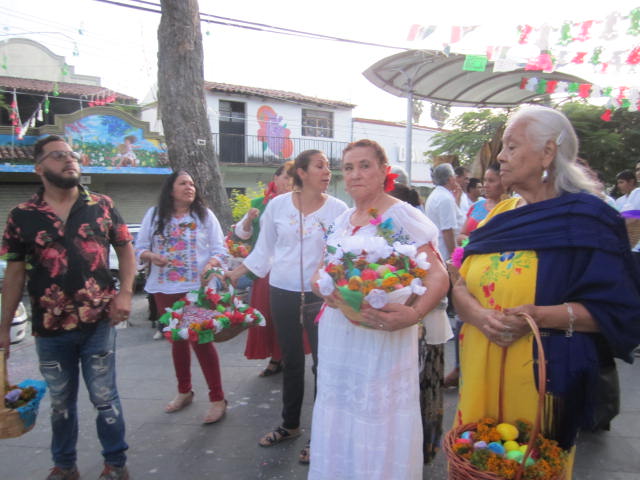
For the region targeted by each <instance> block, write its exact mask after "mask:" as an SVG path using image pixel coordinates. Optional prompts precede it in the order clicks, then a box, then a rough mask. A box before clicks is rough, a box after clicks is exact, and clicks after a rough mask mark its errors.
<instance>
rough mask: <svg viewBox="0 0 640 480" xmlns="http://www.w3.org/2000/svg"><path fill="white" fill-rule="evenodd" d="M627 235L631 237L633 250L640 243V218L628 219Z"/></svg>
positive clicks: (630, 241)
mask: <svg viewBox="0 0 640 480" xmlns="http://www.w3.org/2000/svg"><path fill="white" fill-rule="evenodd" d="M625 223H626V224H627V235H629V243H630V244H631V248H633V247H635V246H636V244H637V243H638V242H640V218H627V219H626V221H625Z"/></svg>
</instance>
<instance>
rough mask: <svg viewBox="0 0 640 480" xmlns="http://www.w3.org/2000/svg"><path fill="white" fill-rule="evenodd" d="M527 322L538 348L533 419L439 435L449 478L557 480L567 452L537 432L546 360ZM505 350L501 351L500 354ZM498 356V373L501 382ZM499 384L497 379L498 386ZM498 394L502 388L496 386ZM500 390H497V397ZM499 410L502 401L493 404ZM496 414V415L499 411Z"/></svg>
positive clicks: (490, 421)
mask: <svg viewBox="0 0 640 480" xmlns="http://www.w3.org/2000/svg"><path fill="white" fill-rule="evenodd" d="M520 315H521V316H522V317H523V318H524V319H525V320H526V321H527V323H528V324H529V326H530V328H531V329H532V331H533V334H534V337H535V339H536V343H537V345H538V362H537V364H538V404H537V413H536V418H535V421H534V422H533V423H532V422H529V421H527V420H524V419H517V420H515V421H514V422H513V423H506V422H502V421H500V420H499V419H498V420H496V419H494V418H483V419H481V420H480V421H478V422H477V423H466V424H463V425H460V426H458V427H455V428H453V429H451V430H449V432H447V434H446V435H445V437H444V439H443V445H442V448H443V450H444V452H445V454H446V456H447V461H448V463H449V479H450V480H468V479H471V478H472V479H474V480H511V479H515V480H525V479H526V480H534V479H535V480H562V479H564V478H565V467H566V463H567V457H568V453H567V452H566V451H565V450H563V449H562V448H560V447H559V446H558V444H557V442H556V441H554V440H549V439H547V438H545V437H544V436H543V435H542V434H541V422H542V413H543V409H544V398H545V385H546V368H545V365H546V360H545V355H544V350H543V348H542V342H541V340H540V332H539V331H538V327H537V326H536V324H535V321H534V320H533V319H532V318H531V317H530V316H529V315H527V314H524V313H522V314H520ZM504 351H505V352H506V349H505V350H504ZM504 358H505V355H503V363H502V368H501V372H500V375H501V377H502V378H504V370H505V365H504ZM503 384H504V382H503V381H502V379H501V381H500V385H501V387H502V385H503ZM501 390H502V388H501ZM502 393H503V392H502V391H500V392H498V395H500V398H502ZM499 405H500V409H502V401H500V402H499ZM499 416H501V412H499Z"/></svg>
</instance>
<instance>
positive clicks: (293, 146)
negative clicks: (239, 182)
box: [212, 133, 348, 168]
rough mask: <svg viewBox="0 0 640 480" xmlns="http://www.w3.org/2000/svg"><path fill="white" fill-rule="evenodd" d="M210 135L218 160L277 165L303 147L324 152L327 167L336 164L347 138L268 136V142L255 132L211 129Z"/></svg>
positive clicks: (338, 164) (292, 156) (336, 165)
mask: <svg viewBox="0 0 640 480" xmlns="http://www.w3.org/2000/svg"><path fill="white" fill-rule="evenodd" d="M212 137H213V145H214V149H215V151H216V153H217V154H218V158H219V159H220V162H222V163H244V164H250V165H280V164H282V163H284V162H285V161H287V160H292V159H294V158H295V157H296V155H298V154H299V153H300V152H302V151H304V150H310V149H316V150H321V151H322V152H324V154H325V155H326V156H327V158H328V159H329V163H330V165H331V168H339V167H340V159H341V158H342V151H343V150H344V148H345V147H346V146H347V145H348V143H347V142H336V141H332V140H321V139H316V138H281V137H270V138H269V141H268V142H263V141H262V139H260V138H259V137H258V136H257V135H239V134H232V133H214V134H213V135H212ZM289 142H290V143H289ZM274 150H279V151H280V152H284V153H285V154H286V153H290V155H289V156H288V157H287V158H284V157H283V155H282V153H281V154H280V155H279V154H277V153H275V152H274Z"/></svg>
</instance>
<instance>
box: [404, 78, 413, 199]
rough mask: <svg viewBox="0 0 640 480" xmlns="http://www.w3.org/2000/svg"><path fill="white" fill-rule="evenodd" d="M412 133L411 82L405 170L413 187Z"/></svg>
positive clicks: (408, 93) (408, 97) (408, 96)
mask: <svg viewBox="0 0 640 480" xmlns="http://www.w3.org/2000/svg"><path fill="white" fill-rule="evenodd" d="M412 134H413V88H412V85H411V83H410V82H409V89H408V91H407V133H406V135H405V142H406V143H405V148H404V149H405V170H406V171H407V182H408V183H409V185H408V186H409V187H411V162H412V159H413V155H412V153H413V152H412V151H411V150H412V149H411V147H412V144H413V142H412V138H411V137H412Z"/></svg>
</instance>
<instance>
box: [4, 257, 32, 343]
mask: <svg viewBox="0 0 640 480" xmlns="http://www.w3.org/2000/svg"><path fill="white" fill-rule="evenodd" d="M6 268H7V261H6V260H0V290H2V285H3V284H4V271H5V269H6ZM7 280H9V279H7ZM1 306H2V297H0V307H1ZM28 320H29V314H28V313H27V309H26V308H25V306H24V303H22V302H20V303H19V304H18V308H17V309H16V313H15V315H14V316H13V322H11V330H10V333H9V334H10V338H11V343H18V342H19V341H21V340H22V339H23V338H24V337H25V335H26V333H27V326H28V324H27V322H28Z"/></svg>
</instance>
